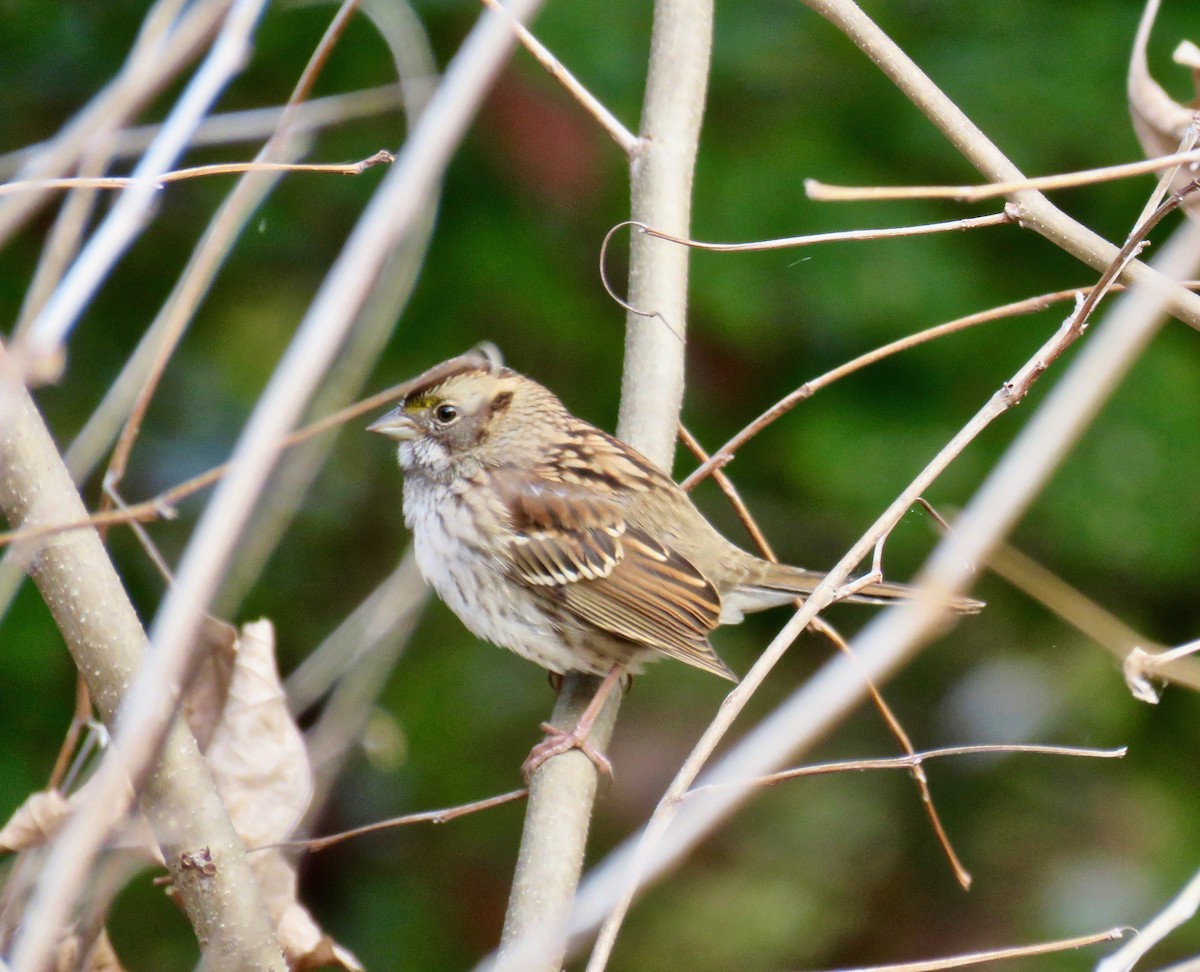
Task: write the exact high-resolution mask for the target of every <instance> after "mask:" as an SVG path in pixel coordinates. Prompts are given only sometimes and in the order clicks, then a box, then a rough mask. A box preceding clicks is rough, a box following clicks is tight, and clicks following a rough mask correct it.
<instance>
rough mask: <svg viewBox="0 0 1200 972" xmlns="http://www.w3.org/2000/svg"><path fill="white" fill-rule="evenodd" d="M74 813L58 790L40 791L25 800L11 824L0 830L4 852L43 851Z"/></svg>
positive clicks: (11, 818) (14, 812)
mask: <svg viewBox="0 0 1200 972" xmlns="http://www.w3.org/2000/svg"><path fill="white" fill-rule="evenodd" d="M69 813H70V808H69V806H68V805H67V800H66V797H64V796H63V795H62V794H61V793H59V792H58V790H39V791H38V792H37V793H32V794H30V795H29V796H28V797H26V798H25V802H24V803H22V804H21V805H20V806H19V807H17V809H16V810H15V811H13V815H12V816H11V817H9V818H8V823H6V824H5V825H4V827H3V828H0V852H5V853H7V852H11V851H23V850H29V849H30V848H33V847H41V846H42V845H43V844H45V843H46V841H47V840H49V839H50V837H51V835H53V834H54V833H55V832H56V831H57V830H58V828H59V827H60V826H61V825H62V822H63V821H64V820H65V819H66V818H67V815H68V814H69Z"/></svg>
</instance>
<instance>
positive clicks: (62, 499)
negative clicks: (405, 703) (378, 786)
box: [0, 348, 285, 970]
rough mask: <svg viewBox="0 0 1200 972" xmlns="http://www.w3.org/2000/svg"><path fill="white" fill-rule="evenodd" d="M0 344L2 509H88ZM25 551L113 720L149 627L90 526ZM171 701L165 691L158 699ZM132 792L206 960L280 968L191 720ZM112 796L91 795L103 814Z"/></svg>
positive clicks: (47, 917)
mask: <svg viewBox="0 0 1200 972" xmlns="http://www.w3.org/2000/svg"><path fill="white" fill-rule="evenodd" d="M9 360H10V359H9V358H8V356H7V354H6V352H5V351H4V350H3V348H0V396H3V397H4V399H5V402H4V414H5V416H6V421H5V422H4V424H3V425H0V509H3V511H4V513H5V515H6V516H7V517H8V520H9V522H10V523H11V524H12V525H13V526H14V527H23V526H33V525H37V524H41V523H49V522H63V521H65V522H73V521H78V520H81V519H84V518H85V517H86V516H87V511H86V510H85V509H84V506H83V502H82V501H81V500H80V498H79V494H78V493H77V492H76V490H75V484H74V483H73V482H72V481H71V476H70V474H69V473H68V472H67V469H66V467H65V466H64V465H63V463H62V460H61V459H60V458H59V455H58V451H57V450H56V449H55V447H54V442H53V441H52V440H51V438H50V434H49V432H47V431H46V427H45V425H44V424H43V422H42V419H41V416H40V415H39V414H38V412H37V409H36V407H35V406H34V404H33V401H32V400H31V399H30V398H29V395H28V393H27V392H26V391H25V389H24V387H22V386H21V385H20V384H19V383H18V382H17V381H16V378H15V375H14V374H13V373H12V369H11V367H10V365H9ZM41 543H42V545H41V546H40V547H39V548H38V549H36V550H28V551H25V556H26V557H27V565H28V570H29V574H30V576H31V577H32V578H33V581H34V583H35V584H37V587H38V590H40V591H41V593H42V597H43V598H44V599H45V601H46V604H47V605H49V607H50V611H51V613H52V614H53V615H54V620H55V621H56V622H57V624H58V627H59V630H60V631H62V634H63V638H64V639H65V640H66V642H67V647H68V648H69V649H70V651H71V655H72V657H73V658H74V659H75V664H76V665H77V666H78V668H79V671H80V673H81V674H82V675H83V677H84V679H86V681H87V684H88V688H89V689H90V691H91V693H92V698H93V699H95V700H96V705H97V706H98V707H99V709H100V713H101V715H102V716H103V718H104V721H105V723H106V724H107V725H108V726H109V728H110V729H113V728H114V725H113V721H114V719H115V717H116V713H117V709H118V707H119V705H120V702H121V699H122V698H123V697H124V695H125V691H126V689H127V687H128V685H129V681H130V679H131V678H132V677H133V673H134V672H135V671H137V669H138V668H139V666H140V665H141V663H142V661H143V659H144V657H145V653H146V633H145V632H144V631H143V630H142V626H141V623H140V622H139V621H138V619H137V615H136V614H135V613H134V610H133V606H132V605H131V604H130V603H129V598H128V597H127V595H126V593H125V589H124V588H123V587H122V586H121V581H120V579H119V578H118V577H117V574H116V571H115V570H113V567H112V563H111V562H110V561H109V559H108V555H107V553H105V550H104V546H103V544H101V542H100V538H99V536H98V535H97V534H96V531H95V530H92V529H86V530H75V531H72V532H70V533H66V534H59V535H56V536H54V537H52V538H50V539H48V540H45V541H42V542H41ZM162 704H163V707H164V708H166V709H169V708H171V706H172V700H171V699H170V698H165V699H163V702H162ZM139 802H140V805H141V808H142V810H143V811H144V812H145V814H146V816H147V817H148V818H149V820H150V825H151V827H152V828H153V830H154V833H155V836H156V837H157V839H158V842H159V845H160V847H161V848H162V853H163V858H164V859H165V860H166V862H167V867H168V869H169V870H170V872H171V877H172V880H173V881H174V884H175V886H176V888H177V889H178V890H179V893H180V897H181V899H182V901H183V904H184V907H185V908H186V910H187V913H188V917H189V919H190V920H191V922H192V926H193V927H194V928H195V930H196V935H197V937H198V938H199V939H200V941H201V942H202V943H203V944H204V949H205V957H206V960H207V963H208V964H207V967H208V968H211V969H231V970H232V969H249V968H257V969H280V970H282V969H283V968H285V966H284V960H283V955H282V953H281V952H280V950H279V946H278V945H277V944H276V943H275V935H274V932H273V930H272V927H271V922H270V920H269V918H268V917H267V912H266V909H265V907H264V906H263V903H262V899H261V897H260V895H259V890H258V884H257V882H256V881H255V879H254V875H253V873H252V872H251V870H250V866H249V864H248V863H247V861H246V855H245V851H244V850H243V848H242V844H241V841H240V840H239V839H238V837H237V834H236V833H234V830H233V825H232V824H231V823H230V821H229V817H228V815H227V814H226V812H225V807H224V805H223V804H222V803H221V798H220V797H219V796H218V795H217V790H216V786H215V784H214V783H213V779H212V775H211V774H210V773H209V770H208V766H207V764H206V763H205V762H204V759H203V757H202V756H201V755H200V750H199V748H198V747H197V746H196V741H195V739H193V738H192V734H191V733H190V732H189V731H188V729H187V727H186V726H185V725H184V724H183V723H182V722H180V721H178V720H176V721H175V722H174V723H173V725H172V728H171V730H170V732H169V733H168V734H167V737H166V740H165V742H164V745H163V749H162V753H161V755H160V757H159V760H158V762H157V763H156V764H155V766H154V767H153V768H152V769H151V770H150V771H149V773H148V774H147V775H146V777H145V780H144V783H143V785H142V786H141V788H140V797H139ZM108 809H109V808H107V807H89V808H87V810H88V812H89V813H98V814H101V815H103V814H104V813H105V812H106V811H107V810H108ZM204 848H207V849H208V851H209V854H210V855H211V857H212V860H213V861H214V863H215V864H216V869H215V870H214V871H213V873H211V874H208V873H205V872H203V871H201V870H200V869H197V868H187V867H184V865H183V862H184V860H185V858H184V856H183V855H185V854H193V853H196V852H199V851H201V850H203V849H204ZM55 880H56V881H59V882H64V881H65V882H72V883H74V884H75V886H76V887H80V888H81V887H83V886H84V885H85V883H86V874H85V873H83V872H82V871H75V872H71V871H65V872H60V873H57V874H56V875H55ZM29 914H30V915H31V916H36V918H37V920H31V922H30V923H29V924H28V925H27V926H26V927H25V929H24V931H23V934H22V936H21V938H20V941H19V944H18V946H17V951H16V952H15V954H14V955H13V962H12V967H13V968H14V969H22V968H26V969H27V968H41V967H42V959H43V958H44V956H45V955H46V954H47V951H48V948H49V947H50V946H52V945H53V942H54V937H55V936H56V935H57V934H58V933H59V930H60V928H61V927H62V919H63V918H64V917H65V916H64V915H62V914H58V913H55V912H54V911H46V910H45V909H41V908H39V907H38V906H37V903H36V899H35V903H34V905H33V907H31V908H30V911H29Z"/></svg>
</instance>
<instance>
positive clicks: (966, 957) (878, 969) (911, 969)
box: [839, 928, 1127, 972]
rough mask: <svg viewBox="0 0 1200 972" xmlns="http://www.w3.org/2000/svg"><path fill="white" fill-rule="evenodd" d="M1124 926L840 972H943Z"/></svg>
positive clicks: (1119, 934) (1104, 937)
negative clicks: (1068, 936)
mask: <svg viewBox="0 0 1200 972" xmlns="http://www.w3.org/2000/svg"><path fill="white" fill-rule="evenodd" d="M1126 931H1127V929H1125V928H1110V929H1108V930H1107V931H1102V932H1097V933H1096V934H1094V935H1080V936H1078V937H1076V938H1061V939H1058V940H1057V941H1053V942H1040V943H1038V944H1036V945H1014V946H1012V947H1011V948H989V949H987V950H985V951H982V952H965V953H964V954H962V955H954V956H951V957H950V958H944V959H929V960H927V961H924V962H897V963H896V964H894V965H870V966H865V967H863V968H860V969H841V970H839V972H943V970H945V969H961V968H965V967H966V966H968V965H981V964H982V963H984V962H1005V961H1008V960H1010V959H1017V958H1032V957H1034V956H1035V955H1053V954H1054V953H1055V952H1069V951H1073V950H1075V949H1079V948H1087V947H1088V946H1089V945H1099V944H1101V943H1102V942H1112V941H1116V940H1117V939H1120V938H1123V937H1124V935H1125V932H1126Z"/></svg>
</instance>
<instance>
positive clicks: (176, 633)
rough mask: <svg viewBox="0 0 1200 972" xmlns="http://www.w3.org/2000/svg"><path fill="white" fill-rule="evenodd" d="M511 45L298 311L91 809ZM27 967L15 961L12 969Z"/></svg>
mask: <svg viewBox="0 0 1200 972" xmlns="http://www.w3.org/2000/svg"><path fill="white" fill-rule="evenodd" d="M536 6H537V0H514V2H513V4H512V6H511V7H510V10H511V11H512V12H513V14H514V16H518V17H524V16H525V15H528V14H529V13H531V12H532V11H533V10H534V9H535V8H536ZM511 49H512V36H511V31H509V30H508V27H507V25H506V23H505V22H504V21H503V20H501V19H500V18H497V17H494V16H491V15H485V16H484V17H483V18H481V20H480V23H479V24H478V25H477V26H476V28H475V29H474V30H473V31H472V33H471V34H470V35H469V36H468V38H467V40H466V41H465V42H464V44H463V46H462V48H461V49H460V51H459V53H458V54H457V55H456V56H455V58H454V60H453V61H452V62H451V65H450V68H449V70H448V71H447V73H446V76H445V79H444V80H443V82H442V85H441V86H440V87H439V88H438V91H437V93H436V94H435V95H434V97H433V100H432V101H431V103H430V107H429V110H428V111H426V112H425V113H424V114H423V115H422V117H421V119H420V120H419V121H418V123H417V125H416V126H415V127H414V129H413V131H412V134H411V136H410V137H409V139H408V142H407V144H406V145H405V148H404V150H403V151H402V152H401V153H400V154H399V156H398V158H397V163H396V165H394V166H393V167H392V168H391V169H390V170H389V171H388V172H387V174H386V175H385V176H384V178H383V180H382V181H381V183H380V186H379V188H378V189H377V190H376V193H375V196H374V198H373V200H372V202H371V204H370V206H369V207H368V209H367V211H366V212H365V213H364V215H363V217H362V218H361V219H360V221H359V223H358V225H357V226H356V227H355V229H354V231H353V232H352V234H351V236H350V238H349V240H348V241H347V243H346V245H345V247H344V248H343V250H342V252H341V254H340V256H339V257H338V259H337V261H336V262H335V264H334V266H333V268H332V270H331V271H330V274H329V275H328V277H326V279H325V281H324V283H323V284H322V286H321V289H320V291H319V292H318V294H317V297H316V299H315V300H314V301H313V303H312V305H311V306H310V308H309V310H308V312H307V313H306V314H305V317H304V319H303V321H302V322H301V324H300V326H299V328H298V330H297V333H296V336H295V338H294V340H293V342H292V345H291V346H290V347H289V349H288V351H287V353H286V354H285V355H284V358H283V360H282V361H281V362H280V365H279V367H278V369H277V370H276V372H275V374H274V376H273V377H272V379H271V382H270V383H269V385H268V387H267V389H266V391H265V392H264V393H263V396H262V398H261V399H260V400H259V403H258V406H257V407H256V409H255V411H254V414H253V415H252V417H251V419H250V421H249V423H248V425H247V427H246V429H245V431H244V432H243V434H242V436H241V438H240V440H239V442H238V445H237V448H236V449H235V451H234V455H233V459H232V460H231V464H232V466H233V470H232V472H231V474H230V475H229V477H228V478H227V479H225V480H224V481H223V482H222V484H221V486H220V488H218V490H217V492H216V494H215V495H214V496H213V498H212V500H211V501H210V503H209V505H208V507H207V509H206V510H205V512H204V515H203V516H202V517H201V519H200V522H199V524H198V525H197V527H196V529H195V531H194V536H193V539H192V542H191V543H189V545H188V547H187V550H186V551H185V553H184V556H183V559H182V561H181V563H180V565H179V570H178V572H177V574H176V582H175V584H174V585H173V586H172V587H171V588H170V590H169V591H168V592H167V596H166V598H165V599H164V601H163V604H162V606H161V608H160V609H159V612H158V615H157V617H156V620H155V623H154V626H153V628H152V631H151V644H152V648H151V650H150V651H149V653H148V656H147V662H146V664H144V665H143V666H142V667H141V668H140V669H139V670H138V672H137V675H136V676H135V677H134V679H133V682H132V684H131V685H130V688H129V691H128V693H127V694H126V696H125V699H124V702H123V704H122V708H121V715H120V720H119V724H120V729H119V730H118V738H119V740H120V745H117V746H114V748H113V749H112V750H110V752H109V753H108V754H107V755H106V757H105V759H104V760H103V761H102V762H101V765H100V768H99V769H98V770H97V772H96V774H95V776H94V777H93V784H92V785H93V786H94V787H95V799H96V800H97V804H98V805H101V806H106V807H107V806H111V805H115V804H117V803H118V802H119V800H120V799H121V795H122V794H123V792H124V790H125V788H126V787H127V786H128V783H127V781H128V780H129V779H130V778H131V777H132V778H137V777H138V776H140V773H141V770H142V768H143V767H145V766H147V765H149V764H150V762H151V761H152V759H153V756H154V753H155V751H156V749H157V748H158V743H159V741H160V740H161V738H162V735H163V733H164V732H165V731H166V729H167V727H168V725H169V724H170V718H169V716H170V710H169V708H164V705H163V701H164V699H166V698H169V697H170V688H169V687H170V686H173V685H177V684H179V683H180V682H181V681H182V676H183V673H184V672H185V671H186V670H187V668H188V664H189V661H190V649H191V645H192V642H193V636H194V634H195V632H196V630H197V627H198V625H199V623H200V619H201V616H202V611H203V609H204V607H205V606H206V605H207V603H208V601H209V600H210V598H211V597H212V595H213V593H214V592H215V590H216V587H217V584H218V583H219V581H220V578H221V573H222V571H223V570H224V568H225V566H226V564H227V563H228V560H229V557H230V555H231V553H232V551H233V548H234V547H235V545H236V543H237V541H238V538H239V537H240V535H241V533H242V530H243V528H244V526H245V524H246V522H247V520H248V519H249V516H250V513H251V511H252V509H253V507H254V504H255V501H256V500H257V498H258V495H259V493H260V491H261V489H262V487H263V485H264V483H265V482H266V478H267V475H268V473H269V471H270V469H271V467H272V465H273V464H274V461H275V459H276V457H277V455H278V447H277V443H278V442H279V441H280V440H281V439H282V438H283V437H284V435H285V434H286V432H287V431H288V429H290V428H291V426H292V425H293V424H294V422H295V420H296V417H297V415H298V414H299V412H300V410H301V408H302V407H303V405H304V403H305V402H306V401H307V400H308V398H309V396H310V395H311V393H312V390H313V387H314V386H315V385H316V383H317V382H318V381H319V380H320V378H321V377H322V376H323V375H324V373H325V370H326V369H327V368H328V366H329V365H330V363H331V362H332V360H333V358H334V356H335V355H336V353H337V351H338V349H339V348H340V346H341V344H342V342H343V340H344V338H345V334H346V331H347V329H348V328H349V326H350V324H351V322H352V321H353V319H354V316H355V314H356V312H357V310H358V308H359V307H360V306H361V305H362V303H363V301H364V300H365V299H366V296H367V294H368V292H369V290H370V288H371V286H372V284H373V283H374V282H375V274H376V273H377V272H378V270H379V268H380V267H381V266H382V264H383V261H384V259H385V257H386V254H387V253H388V252H389V251H390V250H391V248H392V246H393V244H394V242H395V241H396V239H398V238H399V237H400V236H402V235H403V234H404V233H405V232H406V231H407V229H408V228H409V227H410V226H411V225H412V221H413V220H414V218H416V217H417V216H418V215H419V214H420V213H421V212H422V211H423V207H424V203H425V201H426V200H427V199H428V198H429V195H430V192H431V191H432V189H433V186H434V185H435V184H436V182H437V180H438V178H439V177H440V174H441V172H442V171H443V169H444V167H445V165H446V163H447V161H448V159H449V157H450V154H451V152H452V151H453V149H454V147H455V146H456V145H457V144H458V141H459V140H460V138H461V136H462V134H463V132H464V131H465V129H466V126H467V124H468V122H469V121H470V119H471V117H472V116H473V114H474V112H475V111H476V109H477V107H478V105H479V103H480V101H481V100H482V97H483V93H484V91H485V89H486V87H487V85H488V84H489V83H490V82H491V80H492V78H494V76H495V74H496V73H497V72H498V70H499V68H500V65H501V64H502V63H503V61H504V59H505V58H506V57H507V55H508V54H509V52H510V51H511ZM3 404H4V403H3V401H0V405H3ZM3 428H4V423H0V429H3ZM101 817H103V815H102V814H83V815H75V816H74V817H72V818H71V819H70V821H69V822H68V823H67V825H66V826H65V828H64V829H63V831H62V833H61V834H60V836H59V839H58V841H57V842H56V844H55V847H54V849H53V850H52V851H51V854H50V857H49V859H48V861H47V870H46V874H47V875H53V876H54V878H55V880H54V881H53V882H51V881H49V878H47V881H45V882H42V883H41V884H40V885H39V902H38V907H37V909H36V911H31V912H30V913H29V916H28V920H29V922H30V925H27V926H26V931H25V934H26V935H27V934H28V933H29V928H30V927H31V926H32V925H33V923H34V922H35V921H36V923H37V925H38V927H39V929H40V930H41V933H42V934H43V935H45V934H48V933H49V930H50V929H56V928H58V927H59V926H60V924H61V920H62V918H63V916H65V914H66V913H67V911H68V909H69V907H70V905H71V902H72V900H73V897H74V895H75V894H76V893H77V892H78V891H79V887H78V885H77V884H76V882H74V881H71V880H62V879H61V878H60V875H63V874H69V875H74V874H80V873H84V872H85V871H86V870H87V868H88V866H89V865H90V863H91V861H92V860H93V859H94V857H95V855H96V853H97V852H98V851H99V848H100V844H101V842H102V840H103V837H104V832H103V824H102V821H101V820H100V819H98V818H101ZM30 954H35V955H38V956H39V957H40V955H41V954H42V952H41V949H40V948H39V949H37V950H36V951H31V952H30ZM267 964H269V963H259V964H258V967H264V966H265V965H267ZM251 965H253V963H252V964H251ZM38 967H40V965H39V966H38ZM248 967H250V966H248ZM29 968H30V967H29V966H23V967H22V968H21V969H20V970H19V972H26V970H27V969H29Z"/></svg>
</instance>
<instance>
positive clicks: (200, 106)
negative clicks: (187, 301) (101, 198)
mask: <svg viewBox="0 0 1200 972" xmlns="http://www.w3.org/2000/svg"><path fill="white" fill-rule="evenodd" d="M264 5H265V0H234V2H233V3H232V5H231V6H230V10H229V15H228V17H227V18H226V19H225V22H224V23H223V24H222V27H221V31H220V33H219V34H218V35H217V39H216V41H215V43H214V44H213V46H212V49H211V50H210V51H209V54H208V56H207V57H206V58H205V59H204V63H203V64H202V65H201V66H200V69H199V70H198V71H197V72H196V74H195V76H194V77H193V78H192V80H191V82H190V83H189V84H188V86H187V88H186V89H185V90H184V92H183V94H182V95H181V96H180V98H179V100H178V101H177V102H176V104H175V106H174V107H173V108H172V109H171V113H170V115H169V116H168V118H167V121H166V123H165V124H164V125H163V128H162V132H161V133H160V134H159V137H158V139H156V140H155V142H154V144H153V145H151V146H150V148H149V149H147V151H146V154H145V155H144V156H143V157H142V160H141V161H140V162H139V163H138V165H137V166H136V168H135V169H134V172H133V175H134V178H135V180H136V182H135V184H134V185H132V186H131V187H130V188H128V189H126V190H125V192H123V193H122V194H121V197H120V198H119V199H118V200H117V202H116V204H115V205H114V206H113V208H112V210H111V211H110V212H109V214H108V216H107V217H106V218H105V220H104V222H103V223H102V224H101V225H100V227H99V228H98V229H97V230H96V232H95V234H94V235H93V236H92V237H91V239H90V240H89V241H88V243H87V245H86V246H85V247H84V248H83V251H82V252H81V253H80V254H79V258H78V259H77V260H76V261H75V264H74V265H73V266H72V268H71V269H70V271H68V273H67V275H66V277H64V278H63V281H62V283H61V284H60V285H59V286H58V288H56V290H55V292H54V294H53V295H52V296H51V297H50V299H49V300H48V301H47V302H46V306H45V307H43V308H42V310H41V311H40V312H39V314H38V316H37V317H36V318H35V319H34V321H33V322H32V323H31V324H30V326H29V328H28V329H27V330H26V331H25V332H24V333H23V334H21V335H20V337H19V339H18V342H17V343H16V344H15V345H14V347H13V357H14V358H15V359H16V362H17V368H18V369H19V370H20V372H21V373H22V374H23V375H26V376H28V377H29V378H31V379H33V380H35V381H39V382H40V381H47V380H51V379H53V378H54V377H55V376H57V375H58V374H59V373H60V372H61V370H62V367H63V343H64V341H65V340H66V337H67V335H68V334H69V333H70V330H71V328H72V326H73V325H74V323H75V321H76V320H77V319H78V317H79V314H80V313H81V312H82V311H83V308H84V307H85V306H86V304H87V302H88V301H89V300H90V299H91V297H92V295H93V294H94V293H95V291H96V289H97V288H98V287H99V286H100V284H101V282H102V281H103V280H104V278H105V277H106V276H107V275H108V273H109V271H110V270H111V269H112V267H113V265H114V264H115V263H116V261H117V260H118V259H119V258H120V256H121V255H122V254H123V253H124V252H125V250H126V249H127V248H128V247H129V245H130V244H131V243H132V242H133V240H134V238H135V237H136V236H137V235H138V233H140V232H141V230H142V228H143V226H144V220H145V216H146V213H147V212H148V211H149V209H150V206H151V204H152V203H153V200H154V195H155V192H156V190H155V186H154V183H155V181H156V180H157V179H158V178H159V177H160V176H161V175H162V173H164V172H166V171H167V170H168V169H169V168H170V167H171V165H172V164H173V163H174V161H175V160H176V159H177V158H178V157H179V156H180V154H181V153H182V152H183V150H184V148H185V146H186V145H187V141H188V138H189V137H190V136H191V133H192V131H193V129H195V127H196V126H197V125H198V124H199V123H200V119H201V118H202V117H203V116H204V115H205V114H206V113H207V111H208V109H209V107H210V106H211V104H212V103H213V102H214V101H215V100H216V98H217V96H218V95H219V94H220V93H221V91H222V90H223V89H224V87H225V85H226V84H227V83H228V82H229V80H230V78H232V77H233V75H234V74H236V73H237V72H238V71H239V70H240V69H241V67H242V66H243V64H245V62H246V61H247V59H248V55H249V49H250V38H251V37H252V36H253V33H254V28H255V27H256V25H257V23H258V18H259V16H260V15H261V13H262V10H263V7H264Z"/></svg>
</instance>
